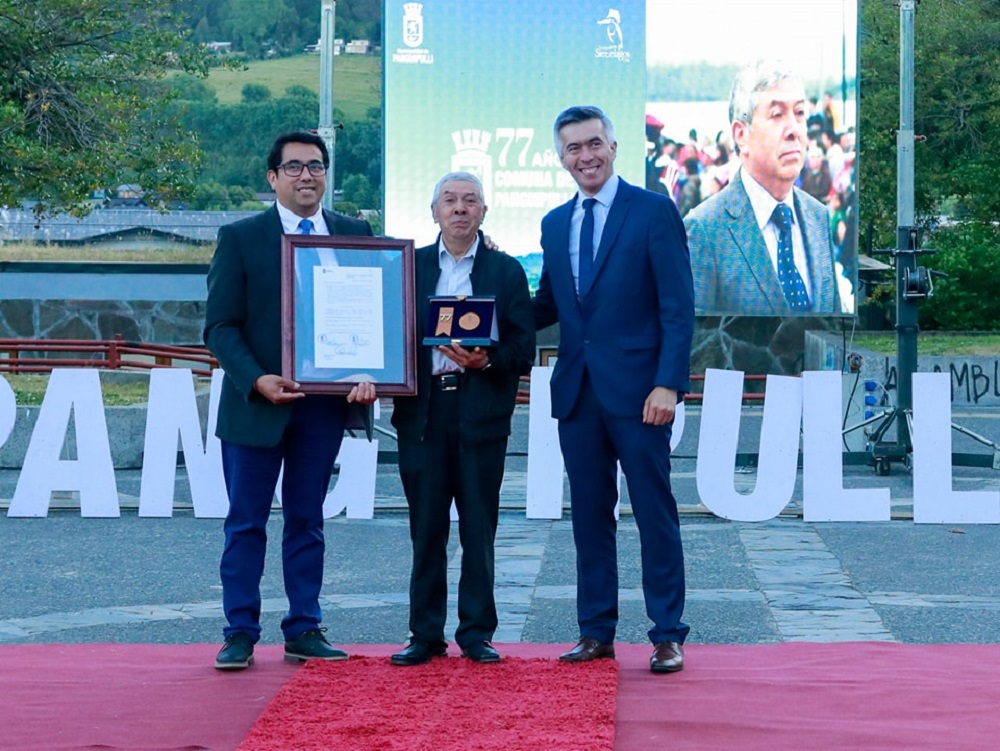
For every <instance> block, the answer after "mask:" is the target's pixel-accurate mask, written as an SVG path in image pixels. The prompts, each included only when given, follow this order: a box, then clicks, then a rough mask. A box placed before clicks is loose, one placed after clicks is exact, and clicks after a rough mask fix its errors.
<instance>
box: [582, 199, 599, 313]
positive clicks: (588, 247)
mask: <svg viewBox="0 0 1000 751" xmlns="http://www.w3.org/2000/svg"><path fill="white" fill-rule="evenodd" d="M595 203H597V199H596V198H586V199H584V201H583V224H582V225H581V227H580V274H579V276H580V279H579V282H578V284H577V288H578V290H577V294H578V295H579V296H580V297H583V296H584V295H585V294H587V290H589V289H590V283H591V282H593V281H594V204H595Z"/></svg>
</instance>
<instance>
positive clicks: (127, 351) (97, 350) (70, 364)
mask: <svg viewBox="0 0 1000 751" xmlns="http://www.w3.org/2000/svg"><path fill="white" fill-rule="evenodd" d="M178 367H185V368H191V372H192V373H193V374H194V375H197V376H204V377H210V376H211V375H212V371H213V370H214V369H215V368H218V367H219V361H218V360H216V359H215V357H213V356H212V353H211V352H209V351H208V349H206V348H205V347H201V346H195V345H176V344H150V343H145V342H128V341H125V340H124V339H123V338H122V337H121V336H120V335H119V336H115V338H114V339H103V340H102V339H0V373H48V372H50V371H51V370H52V369H53V368H106V369H108V370H151V369H153V368H178ZM766 378H767V376H764V375H747V376H744V379H745V381H746V382H747V384H748V386H749V388H750V390H749V391H746V392H744V394H743V401H744V402H745V403H759V402H763V400H764V382H765V379H766ZM691 382H692V384H691V385H692V391H691V392H690V393H689V394H687V395H686V396H685V401H687V402H689V403H692V404H700V403H701V401H702V397H703V394H702V393H701V389H703V388H704V382H705V376H703V375H693V376H691ZM530 400H531V378H530V377H529V376H521V382H520V384H519V387H518V390H517V404H528V403H529V402H530Z"/></svg>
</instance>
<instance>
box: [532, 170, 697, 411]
mask: <svg viewBox="0 0 1000 751" xmlns="http://www.w3.org/2000/svg"><path fill="white" fill-rule="evenodd" d="M575 201H576V197H575V196H574V198H573V199H572V200H570V201H569V202H567V203H565V204H563V205H562V206H559V207H558V208H555V209H553V210H552V211H550V212H549V213H548V214H547V215H546V216H545V218H544V219H542V251H543V264H542V276H541V279H540V280H539V284H538V293H537V294H536V296H535V298H534V306H535V325H536V326H537V327H538V328H544V327H545V326H550V325H552V324H553V323H556V322H557V321H558V322H559V353H558V360H557V361H556V366H555V370H554V371H553V373H552V416H553V417H555V418H557V419H561V418H564V417H568V416H569V414H570V412H571V411H572V409H573V406H574V404H575V403H576V400H577V397H578V395H579V393H580V387H581V384H582V382H583V377H584V373H585V372H586V374H587V375H588V376H589V378H590V382H591V384H592V386H593V389H594V392H595V393H596V395H597V398H598V399H599V400H600V402H601V405H602V406H603V407H604V409H606V410H607V411H608V412H610V413H611V414H613V415H616V416H619V417H641V415H642V410H643V405H644V404H645V402H646V398H647V397H648V396H649V393H650V391H652V390H653V388H654V387H655V386H664V387H666V388H671V389H675V390H676V391H678V392H679V393H680V394H683V393H684V392H686V391H688V390H689V389H690V382H689V378H690V375H689V370H690V358H691V339H692V336H693V331H694V303H693V287H692V280H691V264H690V257H689V255H688V247H687V239H686V237H685V234H684V224H683V223H682V221H681V217H680V214H679V213H678V212H677V207H676V206H675V205H674V202H673V201H671V200H670V199H669V198H668V197H666V196H664V195H661V194H659V193H653V192H651V191H648V190H644V189H642V188H637V187H635V186H633V185H629V184H628V183H626V182H625V181H624V180H620V181H619V183H618V192H617V194H616V195H615V198H614V201H613V203H612V204H611V208H610V210H609V212H608V219H607V222H606V224H605V225H604V232H603V234H602V235H601V244H600V247H599V248H598V250H597V255H596V257H595V259H594V281H593V284H592V285H591V287H590V289H589V290H588V291H587V292H586V294H585V295H584V296H583V297H582V298H579V297H578V296H577V293H576V288H575V285H574V282H573V271H572V268H571V266H570V258H569V229H570V220H571V218H572V216H573V206H574V203H575Z"/></svg>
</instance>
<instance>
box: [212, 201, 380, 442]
mask: <svg viewBox="0 0 1000 751" xmlns="http://www.w3.org/2000/svg"><path fill="white" fill-rule="evenodd" d="M323 218H324V219H325V220H326V226H327V228H328V229H329V230H330V234H331V235H371V234H372V229H371V227H370V226H369V224H368V222H364V221H361V220H358V219H352V218H350V217H347V216H344V215H342V214H336V213H332V212H329V211H325V210H324V212H323ZM282 232H283V230H282V226H281V217H280V216H279V214H278V209H277V208H276V207H274V206H272V207H271V208H270V209H267V210H266V211H262V212H261V213H260V214H257V215H256V216H252V217H249V218H247V219H243V220H241V221H238V222H234V223H233V224H227V225H226V226H224V227H221V228H220V229H219V243H218V247H217V248H216V250H215V255H214V256H213V257H212V263H211V265H210V266H209V269H208V301H207V303H206V306H205V344H206V345H207V346H208V348H209V350H211V352H212V354H214V355H215V356H216V358H218V360H219V364H220V365H221V366H222V368H223V370H225V371H226V377H225V378H224V379H223V381H222V394H221V396H220V398H219V416H218V424H217V426H216V431H215V432H216V435H217V436H218V437H219V438H221V439H222V440H224V441H228V442H229V443H238V444H242V445H245V446H274V445H276V444H277V443H278V441H279V440H280V439H281V436H282V433H284V431H285V426H286V425H287V424H288V420H289V419H290V417H291V414H292V404H291V403H286V404H272V403H271V402H270V401H268V400H267V399H265V398H264V397H262V396H261V395H260V394H258V393H257V392H256V391H255V390H254V387H253V386H254V383H255V382H256V381H257V379H258V378H259V377H260V376H262V375H264V374H266V373H274V374H280V373H281V235H282Z"/></svg>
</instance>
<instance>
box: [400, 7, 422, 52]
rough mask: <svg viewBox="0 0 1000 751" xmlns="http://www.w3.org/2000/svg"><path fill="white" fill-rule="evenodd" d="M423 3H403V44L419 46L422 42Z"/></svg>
mask: <svg viewBox="0 0 1000 751" xmlns="http://www.w3.org/2000/svg"><path fill="white" fill-rule="evenodd" d="M423 9H424V6H423V3H404V4H403V44H405V45H406V46H407V47H419V46H420V45H421V44H423V42H424V17H423Z"/></svg>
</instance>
